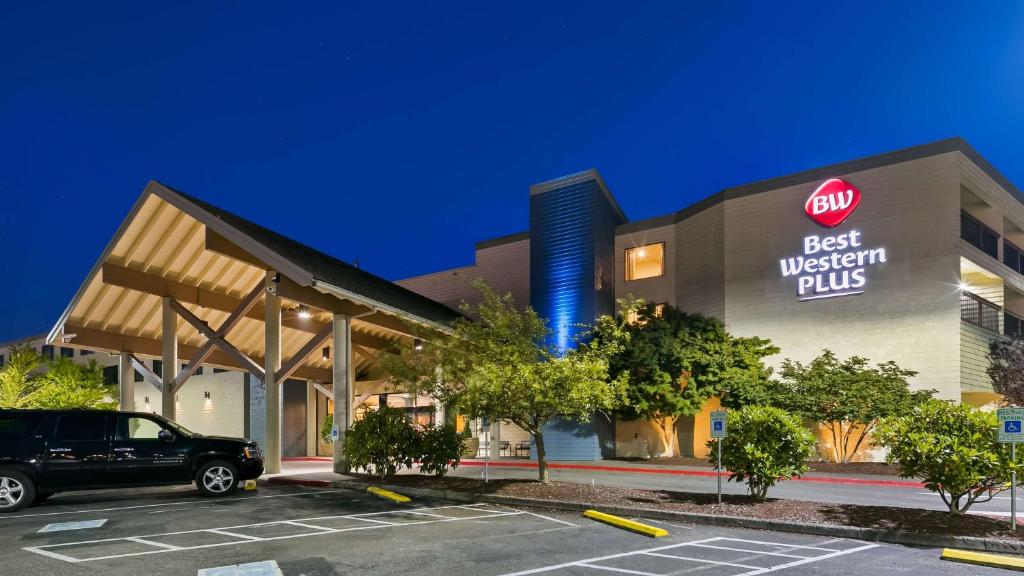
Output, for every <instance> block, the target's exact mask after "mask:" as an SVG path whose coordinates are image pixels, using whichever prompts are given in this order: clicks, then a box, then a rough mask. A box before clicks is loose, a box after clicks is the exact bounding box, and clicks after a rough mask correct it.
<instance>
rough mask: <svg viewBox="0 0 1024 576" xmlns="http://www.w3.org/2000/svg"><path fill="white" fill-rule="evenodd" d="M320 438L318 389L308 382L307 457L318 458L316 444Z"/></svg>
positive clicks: (311, 382)
mask: <svg viewBox="0 0 1024 576" xmlns="http://www.w3.org/2000/svg"><path fill="white" fill-rule="evenodd" d="M319 437H320V422H319V421H318V420H317V417H316V388H314V387H313V381H312V380H307V381H306V456H316V442H317V438H319Z"/></svg>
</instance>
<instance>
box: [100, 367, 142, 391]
mask: <svg viewBox="0 0 1024 576" xmlns="http://www.w3.org/2000/svg"><path fill="white" fill-rule="evenodd" d="M136 374H138V372H136ZM119 379H120V376H119V374H118V368H117V365H116V364H115V365H113V366H107V367H106V368H104V369H103V383H104V384H106V385H107V386H113V385H114V384H118V380H119Z"/></svg>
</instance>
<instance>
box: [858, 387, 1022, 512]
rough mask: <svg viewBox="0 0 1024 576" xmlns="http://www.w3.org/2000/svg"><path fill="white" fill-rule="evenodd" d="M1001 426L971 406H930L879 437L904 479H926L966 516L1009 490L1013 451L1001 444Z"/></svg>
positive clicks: (891, 425)
mask: <svg viewBox="0 0 1024 576" xmlns="http://www.w3.org/2000/svg"><path fill="white" fill-rule="evenodd" d="M997 426H998V420H997V419H996V415H995V414H994V413H992V412H985V411H982V410H979V409H977V408H973V407H971V406H968V405H966V404H960V405H955V404H952V403H950V402H943V401H941V400H930V401H928V402H927V403H925V404H923V405H921V406H919V407H917V408H915V409H914V410H913V411H912V412H911V413H909V414H907V415H905V416H901V417H898V418H893V419H890V420H888V421H887V422H885V423H884V424H883V425H882V426H881V427H880V428H879V431H878V433H877V434H876V438H877V441H878V442H879V443H880V444H881V445H882V446H885V447H886V448H887V449H888V450H889V453H888V455H887V456H886V460H887V461H888V462H889V463H894V462H895V463H897V464H899V466H900V476H902V477H904V478H922V479H924V485H925V487H927V488H928V489H929V490H931V491H932V492H938V494H939V496H940V497H941V498H942V501H943V502H944V503H945V504H946V506H947V507H948V508H949V512H950V513H951V514H963V513H964V512H965V511H967V509H968V508H970V507H971V506H972V505H974V504H976V503H978V502H987V501H989V500H991V499H992V497H993V496H994V495H995V494H997V493H999V492H1001V491H1003V490H1005V489H1007V488H1009V487H1010V485H1009V482H1010V472H1011V471H1012V469H1013V468H1014V467H1016V466H1017V465H1018V463H1019V461H1020V459H1021V458H1020V457H1018V459H1017V462H1012V461H1011V460H1010V446H1009V445H1008V444H1000V443H999V442H998V441H997Z"/></svg>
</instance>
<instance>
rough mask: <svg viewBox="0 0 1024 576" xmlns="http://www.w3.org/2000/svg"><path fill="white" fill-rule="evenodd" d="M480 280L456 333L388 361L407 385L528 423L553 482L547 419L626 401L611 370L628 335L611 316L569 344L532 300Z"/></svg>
mask: <svg viewBox="0 0 1024 576" xmlns="http://www.w3.org/2000/svg"><path fill="white" fill-rule="evenodd" d="M475 286H476V288H477V289H478V290H480V292H481V297H482V298H481V301H480V302H479V303H478V304H476V305H469V304H463V306H462V311H463V313H464V314H465V315H466V317H464V318H460V319H458V320H456V321H455V323H454V324H453V327H452V328H453V329H452V333H451V334H436V333H435V334H432V335H426V334H425V335H424V338H423V339H422V340H418V341H417V342H416V344H415V345H410V344H408V343H406V344H405V345H403V346H400V347H399V348H397V349H396V350H395V351H394V352H395V354H394V355H393V356H390V357H389V355H381V364H382V367H384V368H385V370H387V371H388V372H389V373H390V374H392V376H393V378H394V379H395V381H396V382H397V383H399V384H401V385H402V387H403V388H404V389H405V390H407V391H410V392H415V393H420V392H426V393H429V394H431V395H433V396H434V397H436V398H439V399H441V400H442V401H443V402H445V403H446V404H459V405H461V406H462V407H463V408H465V409H466V411H467V412H468V413H469V414H471V415H473V416H482V417H486V418H488V419H490V420H492V421H499V420H500V421H506V422H511V423H513V424H515V425H517V426H519V427H520V428H522V429H523V430H526V431H527V432H528V433H529V434H530V435H531V436H532V437H533V439H534V442H535V445H536V447H537V463H538V478H539V480H540V481H541V482H544V483H546V482H547V481H548V468H547V458H546V452H545V446H544V427H545V425H546V424H547V423H548V422H550V421H551V420H552V419H553V418H555V417H561V418H564V419H567V420H570V421H577V422H582V421H587V420H589V419H590V418H592V417H593V416H594V414H595V413H596V412H599V411H604V410H613V409H615V408H617V407H618V405H619V403H620V402H621V401H622V399H623V395H624V390H625V378H613V377H611V375H610V372H609V366H608V358H609V356H610V355H611V354H612V353H614V352H616V351H618V349H619V348H620V347H621V345H622V342H623V341H624V339H625V338H627V337H628V336H627V335H626V334H625V332H624V331H623V330H622V327H621V325H620V324H619V323H618V322H617V321H616V320H615V319H614V318H610V317H607V316H605V317H602V318H600V319H598V321H597V323H596V324H595V325H594V326H593V327H591V328H590V329H589V331H587V332H585V333H584V334H583V336H582V337H581V338H579V339H578V340H577V346H576V348H573V349H570V350H567V351H561V350H559V349H558V348H557V347H556V346H555V344H554V343H553V339H552V331H551V329H550V328H549V327H548V323H547V321H546V320H545V319H543V318H541V317H539V316H538V315H537V313H536V312H534V311H533V310H532V309H531V308H525V309H520V308H517V307H516V305H515V302H514V301H513V300H512V297H511V295H509V294H506V295H504V296H501V295H498V294H496V293H495V292H494V291H493V290H491V289H490V288H489V287H488V286H487V285H486V284H485V283H483V282H477V283H476V284H475ZM470 317H471V318H475V320H471V319H470Z"/></svg>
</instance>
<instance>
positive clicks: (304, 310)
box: [297, 304, 313, 320]
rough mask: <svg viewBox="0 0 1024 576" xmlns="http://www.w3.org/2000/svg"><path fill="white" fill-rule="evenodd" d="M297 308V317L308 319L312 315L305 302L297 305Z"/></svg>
mask: <svg viewBox="0 0 1024 576" xmlns="http://www.w3.org/2000/svg"><path fill="white" fill-rule="evenodd" d="M297 310H298V313H299V318H302V319H303V320H309V319H310V318H312V317H313V314H312V313H311V312H310V311H309V307H308V306H306V305H305V304H303V305H301V306H299V307H298V308H297Z"/></svg>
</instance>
